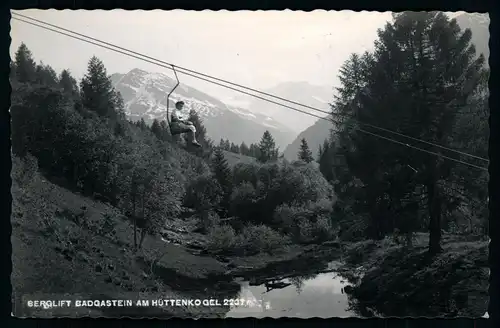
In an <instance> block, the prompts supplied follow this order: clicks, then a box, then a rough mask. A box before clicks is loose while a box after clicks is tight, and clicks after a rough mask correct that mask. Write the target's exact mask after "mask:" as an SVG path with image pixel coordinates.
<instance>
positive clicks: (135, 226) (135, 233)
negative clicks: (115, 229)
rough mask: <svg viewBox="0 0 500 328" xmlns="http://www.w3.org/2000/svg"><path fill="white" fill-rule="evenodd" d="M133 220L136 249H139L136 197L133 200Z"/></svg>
mask: <svg viewBox="0 0 500 328" xmlns="http://www.w3.org/2000/svg"><path fill="white" fill-rule="evenodd" d="M132 219H133V220H134V249H137V218H136V216H135V195H134V196H133V199H132Z"/></svg>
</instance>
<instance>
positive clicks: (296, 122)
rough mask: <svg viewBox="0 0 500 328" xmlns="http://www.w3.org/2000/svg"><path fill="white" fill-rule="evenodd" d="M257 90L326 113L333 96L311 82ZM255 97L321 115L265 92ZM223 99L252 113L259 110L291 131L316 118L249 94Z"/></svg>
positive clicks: (322, 114)
mask: <svg viewBox="0 0 500 328" xmlns="http://www.w3.org/2000/svg"><path fill="white" fill-rule="evenodd" d="M261 91H263V92H265V93H268V94H271V95H274V96H278V97H281V98H283V99H288V100H291V101H294V102H296V103H299V104H303V105H307V106H310V107H313V108H317V109H320V110H323V111H327V112H329V110H330V108H329V102H330V101H331V100H332V96H333V91H332V89H331V88H329V87H324V86H318V85H312V84H310V83H308V82H303V81H299V82H284V83H280V84H278V85H276V86H274V87H272V88H269V89H264V90H261ZM259 96H261V97H264V98H267V99H270V100H272V101H274V102H278V103H283V104H286V105H287V106H290V107H293V108H297V109H300V110H301V111H304V112H308V113H311V114H314V115H316V116H324V115H325V114H324V113H321V112H318V111H315V110H313V109H310V108H305V107H301V106H299V105H295V104H291V103H287V102H284V101H282V100H279V99H275V98H270V97H268V96H266V95H259ZM227 102H228V103H231V104H233V105H235V106H241V107H244V108H246V109H248V110H249V111H251V112H252V113H260V114H261V115H265V116H270V117H272V118H273V119H274V120H276V121H278V122H280V123H281V124H283V125H285V126H286V127H288V128H289V129H291V130H293V131H294V132H295V133H299V132H300V131H303V130H304V129H306V128H307V127H308V126H311V125H312V124H313V123H314V122H316V120H317V119H318V118H317V117H314V116H311V115H307V114H304V113H301V112H298V111H294V110H293V109H290V108H286V107H283V106H280V105H276V104H273V103H270V102H267V101H264V100H261V99H258V98H254V97H250V96H239V95H237V96H235V97H234V98H232V99H230V100H227Z"/></svg>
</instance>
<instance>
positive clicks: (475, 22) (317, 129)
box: [284, 13, 490, 160]
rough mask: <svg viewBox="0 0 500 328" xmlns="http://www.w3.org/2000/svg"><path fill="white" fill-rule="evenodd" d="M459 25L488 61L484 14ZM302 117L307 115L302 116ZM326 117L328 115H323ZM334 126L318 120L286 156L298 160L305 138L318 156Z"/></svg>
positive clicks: (460, 19)
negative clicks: (467, 30)
mask: <svg viewBox="0 0 500 328" xmlns="http://www.w3.org/2000/svg"><path fill="white" fill-rule="evenodd" d="M455 19H456V20H457V23H458V25H459V26H460V28H462V29H466V28H470V29H471V31H472V43H473V44H474V45H475V46H476V52H477V53H478V54H479V53H482V54H484V56H485V57H486V59H488V57H489V54H490V51H489V46H488V42H489V38H490V32H489V24H490V20H489V17H488V16H487V15H484V14H469V13H465V14H461V15H458V16H456V17H455ZM301 115H302V117H304V116H305V115H303V114H301ZM321 116H326V115H321ZM331 128H332V124H331V123H330V122H328V121H326V120H317V121H316V122H315V123H314V124H313V125H311V126H309V127H308V128H306V129H305V130H303V131H302V132H301V133H300V134H299V135H298V136H297V138H296V139H295V140H294V141H293V142H292V143H291V144H290V145H288V146H287V147H286V148H285V151H284V156H285V158H287V159H289V160H295V159H297V153H298V151H299V147H300V140H301V139H302V138H305V139H306V141H307V143H308V145H309V148H310V149H311V151H312V152H313V154H314V155H315V156H316V155H317V151H318V148H319V146H320V145H321V144H322V143H323V141H324V140H325V139H326V138H328V136H329V134H330V129H331Z"/></svg>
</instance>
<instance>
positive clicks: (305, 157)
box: [297, 138, 314, 163]
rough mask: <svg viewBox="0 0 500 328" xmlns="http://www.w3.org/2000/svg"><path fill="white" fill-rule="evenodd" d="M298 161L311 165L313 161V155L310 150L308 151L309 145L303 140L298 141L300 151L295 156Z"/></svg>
mask: <svg viewBox="0 0 500 328" xmlns="http://www.w3.org/2000/svg"><path fill="white" fill-rule="evenodd" d="M297 156H298V158H299V160H301V161H304V162H306V163H311V162H312V161H314V158H313V155H312V152H311V150H310V149H309V145H308V144H307V141H306V139H305V138H302V139H301V140H300V150H299V153H298V154H297Z"/></svg>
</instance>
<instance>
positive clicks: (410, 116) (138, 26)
mask: <svg viewBox="0 0 500 328" xmlns="http://www.w3.org/2000/svg"><path fill="white" fill-rule="evenodd" d="M11 15H12V17H11V31H10V36H11V45H10V56H11V62H10V83H11V87H12V93H11V107H10V115H11V144H12V148H11V157H12V171H11V178H12V189H11V193H12V215H11V224H12V236H11V242H12V274H11V284H12V295H13V296H12V303H13V308H12V315H13V316H15V317H21V318H27V317H30V318H55V317H72V318H81V317H88V316H90V317H112V318H122V317H132V318H144V317H146V318H147V317H150V318H164V319H166V318H173V317H178V318H246V317H252V318H265V317H271V318H283V317H288V318H304V319H306V318H315V317H319V318H350V317H354V318H372V317H379V318H386V317H426V318H437V317H439V318H443V317H445V318H456V317H467V318H488V316H489V315H488V311H487V309H488V302H489V296H488V288H489V279H490V270H489V262H488V254H489V251H488V245H489V237H488V236H489V231H488V229H489V221H488V220H489V209H488V204H489V196H488V181H489V174H488V167H489V155H488V140H489V136H490V131H489V123H488V118H489V115H490V110H489V106H488V98H489V95H490V94H489V89H488V81H489V74H490V68H489V65H488V58H489V47H488V42H489V24H490V20H489V15H488V14H485V13H469V12H441V11H433V12H425V11H422V12H413V11H404V12H397V13H396V12H376V11H360V12H356V11H350V10H343V11H326V10H313V11H309V12H305V11H292V10H283V11H279V10H274V11H243V10H242V11H209V10H203V11H188V10H169V11H167V10H150V11H143V10H131V11H126V10H119V9H115V10H109V11H104V10H54V9H50V10H38V9H29V10H12V11H11ZM492 66H493V65H492Z"/></svg>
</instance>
